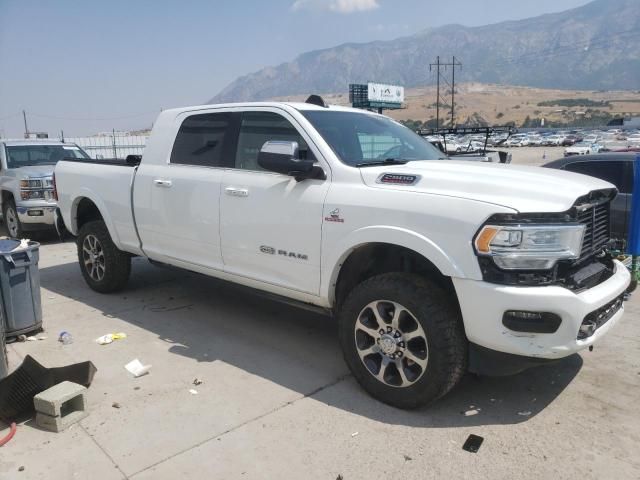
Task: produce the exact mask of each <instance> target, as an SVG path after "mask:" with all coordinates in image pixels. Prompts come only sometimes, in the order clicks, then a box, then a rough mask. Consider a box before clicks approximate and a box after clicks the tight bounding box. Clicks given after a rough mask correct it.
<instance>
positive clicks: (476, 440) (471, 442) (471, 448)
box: [462, 434, 484, 453]
mask: <svg viewBox="0 0 640 480" xmlns="http://www.w3.org/2000/svg"><path fill="white" fill-rule="evenodd" d="M482 442H484V438H482V437H480V436H478V435H474V434H471V435H469V436H468V437H467V440H466V442H464V445H462V449H463V450H466V451H467V452H471V453H478V450H480V445H482Z"/></svg>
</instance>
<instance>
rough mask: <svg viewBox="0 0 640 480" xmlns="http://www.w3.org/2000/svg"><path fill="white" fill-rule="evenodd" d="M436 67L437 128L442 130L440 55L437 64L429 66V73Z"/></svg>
mask: <svg viewBox="0 0 640 480" xmlns="http://www.w3.org/2000/svg"><path fill="white" fill-rule="evenodd" d="M434 66H437V67H438V70H437V73H436V77H437V85H438V86H437V87H436V128H440V55H438V57H437V60H436V63H430V64H429V71H431V68H432V67H434Z"/></svg>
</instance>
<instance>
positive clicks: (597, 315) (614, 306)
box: [578, 294, 624, 340]
mask: <svg viewBox="0 0 640 480" xmlns="http://www.w3.org/2000/svg"><path fill="white" fill-rule="evenodd" d="M623 302H624V294H622V295H620V296H619V297H617V298H614V299H613V300H611V301H610V302H609V303H607V304H606V305H603V306H602V307H600V308H599V309H597V310H595V311H593V312H591V313H590V314H589V315H587V316H586V317H584V320H583V322H582V325H581V326H580V331H579V332H578V340H584V339H585V338H589V337H590V336H591V335H593V334H594V333H595V332H596V330H598V329H599V328H600V327H601V326H603V325H604V324H605V323H607V322H608V321H609V320H611V318H612V317H613V316H614V315H615V314H616V313H618V311H619V310H620V309H621V308H622V305H623Z"/></svg>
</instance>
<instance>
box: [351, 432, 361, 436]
mask: <svg viewBox="0 0 640 480" xmlns="http://www.w3.org/2000/svg"><path fill="white" fill-rule="evenodd" d="M358 435H360V432H353V433H352V434H351V436H352V437H357V436H358Z"/></svg>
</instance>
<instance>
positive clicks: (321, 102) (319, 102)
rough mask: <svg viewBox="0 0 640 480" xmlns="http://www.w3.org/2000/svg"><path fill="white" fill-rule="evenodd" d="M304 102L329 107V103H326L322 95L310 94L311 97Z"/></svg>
mask: <svg viewBox="0 0 640 480" xmlns="http://www.w3.org/2000/svg"><path fill="white" fill-rule="evenodd" d="M304 103H310V104H311V105H317V106H319V107H324V108H329V105H327V104H326V103H324V100H323V99H322V97H321V96H320V95H309V98H307V99H306V100H305V102H304Z"/></svg>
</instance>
